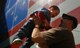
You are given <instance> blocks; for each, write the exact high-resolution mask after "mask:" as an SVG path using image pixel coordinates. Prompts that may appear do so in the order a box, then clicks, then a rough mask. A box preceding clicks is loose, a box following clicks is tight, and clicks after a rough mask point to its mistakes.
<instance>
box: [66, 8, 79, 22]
mask: <svg viewBox="0 0 80 48" xmlns="http://www.w3.org/2000/svg"><path fill="white" fill-rule="evenodd" d="M68 14H70V15H73V16H74V17H76V18H77V20H78V23H80V7H78V8H76V9H74V10H72V11H71V12H69V13H68Z"/></svg>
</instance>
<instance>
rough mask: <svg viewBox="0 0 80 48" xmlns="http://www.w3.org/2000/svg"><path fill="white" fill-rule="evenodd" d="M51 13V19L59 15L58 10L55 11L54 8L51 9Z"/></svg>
mask: <svg viewBox="0 0 80 48" xmlns="http://www.w3.org/2000/svg"><path fill="white" fill-rule="evenodd" d="M49 10H50V13H51V17H55V16H57V15H58V14H59V11H58V10H55V9H54V8H49Z"/></svg>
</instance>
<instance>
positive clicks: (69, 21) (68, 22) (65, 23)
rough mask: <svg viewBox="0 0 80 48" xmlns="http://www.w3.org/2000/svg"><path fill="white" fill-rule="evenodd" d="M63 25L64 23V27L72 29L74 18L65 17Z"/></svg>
mask: <svg viewBox="0 0 80 48" xmlns="http://www.w3.org/2000/svg"><path fill="white" fill-rule="evenodd" d="M62 25H63V27H65V28H68V29H70V30H72V26H73V22H72V20H68V19H63V21H62Z"/></svg>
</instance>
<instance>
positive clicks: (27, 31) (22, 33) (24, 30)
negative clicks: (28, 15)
mask: <svg viewBox="0 0 80 48" xmlns="http://www.w3.org/2000/svg"><path fill="white" fill-rule="evenodd" d="M34 26H35V24H34V21H33V20H32V19H29V20H28V21H27V22H26V23H25V24H24V25H23V26H22V27H21V29H20V30H19V31H18V34H17V35H16V36H15V38H20V39H23V38H24V37H28V38H29V37H31V33H32V30H33V29H34Z"/></svg>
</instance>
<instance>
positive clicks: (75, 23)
mask: <svg viewBox="0 0 80 48" xmlns="http://www.w3.org/2000/svg"><path fill="white" fill-rule="evenodd" d="M62 18H63V19H68V20H72V21H73V29H75V28H76V27H77V25H78V21H77V19H76V18H75V17H74V16H71V15H67V14H63V15H62Z"/></svg>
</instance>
